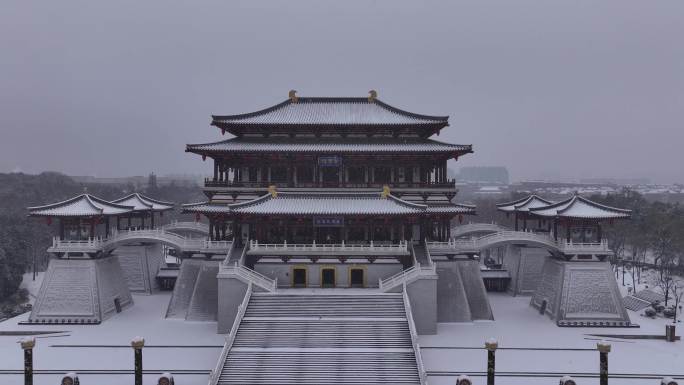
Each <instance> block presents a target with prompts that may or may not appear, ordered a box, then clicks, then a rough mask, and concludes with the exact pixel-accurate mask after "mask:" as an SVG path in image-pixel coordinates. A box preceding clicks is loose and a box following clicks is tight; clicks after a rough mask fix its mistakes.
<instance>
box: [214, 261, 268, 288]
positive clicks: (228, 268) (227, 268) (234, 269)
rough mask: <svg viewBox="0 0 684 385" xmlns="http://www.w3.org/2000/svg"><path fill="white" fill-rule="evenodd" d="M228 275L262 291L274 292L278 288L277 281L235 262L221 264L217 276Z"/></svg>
mask: <svg viewBox="0 0 684 385" xmlns="http://www.w3.org/2000/svg"><path fill="white" fill-rule="evenodd" d="M224 274H225V275H230V274H234V275H237V276H239V277H241V278H243V279H245V280H246V281H247V282H250V283H253V284H254V285H256V286H259V287H261V288H262V289H264V290H267V291H270V292H275V291H276V289H277V288H278V279H277V278H276V279H271V278H269V277H267V276H265V275H263V274H261V273H258V272H256V271H254V270H252V269H250V268H248V267H246V266H243V265H241V264H239V263H238V262H235V263H234V264H232V265H231V264H221V269H220V271H219V275H224Z"/></svg>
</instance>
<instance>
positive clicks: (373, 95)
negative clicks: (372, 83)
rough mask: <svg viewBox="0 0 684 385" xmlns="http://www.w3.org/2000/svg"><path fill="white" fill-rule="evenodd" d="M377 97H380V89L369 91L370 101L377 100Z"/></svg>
mask: <svg viewBox="0 0 684 385" xmlns="http://www.w3.org/2000/svg"><path fill="white" fill-rule="evenodd" d="M377 98H378V91H376V90H370V91H368V101H369V102H370V103H373V102H374V101H375V99H377Z"/></svg>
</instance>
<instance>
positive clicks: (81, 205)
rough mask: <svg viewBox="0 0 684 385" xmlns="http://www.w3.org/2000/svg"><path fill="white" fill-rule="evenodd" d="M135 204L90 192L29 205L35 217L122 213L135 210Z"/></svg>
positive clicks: (31, 214) (30, 212)
mask: <svg viewBox="0 0 684 385" xmlns="http://www.w3.org/2000/svg"><path fill="white" fill-rule="evenodd" d="M133 209H134V208H133V206H127V205H121V204H116V203H111V202H108V201H106V200H104V199H101V198H98V197H95V196H93V195H90V194H81V195H78V196H76V197H73V198H71V199H67V200H65V201H62V202H57V203H52V204H49V205H44V206H34V207H29V208H28V210H29V215H30V216H35V217H91V216H100V215H120V214H125V213H129V212H131V211H133Z"/></svg>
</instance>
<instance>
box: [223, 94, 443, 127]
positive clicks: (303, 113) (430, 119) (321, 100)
mask: <svg viewBox="0 0 684 385" xmlns="http://www.w3.org/2000/svg"><path fill="white" fill-rule="evenodd" d="M312 104H330V105H340V104H364V105H368V106H373V107H371V108H372V109H373V110H374V109H376V108H378V110H377V111H380V110H384V111H386V112H389V113H391V114H394V115H396V116H401V117H403V118H410V119H409V120H406V121H400V120H396V119H395V120H394V121H386V122H382V121H378V122H376V121H372V119H371V120H366V121H363V120H358V121H347V122H342V121H335V120H334V119H333V120H329V119H330V117H331V116H330V113H331V112H332V113H333V115H334V111H329V110H328V111H323V112H325V114H318V115H316V114H313V113H311V111H309V110H306V108H305V107H302V106H306V105H312ZM288 107H292V108H293V111H291V112H292V114H289V115H287V116H277V117H275V118H276V119H271V120H258V119H252V118H257V117H264V116H267V115H270V114H273V113H275V112H276V111H279V110H282V109H286V108H288ZM370 111H371V110H368V111H367V112H370ZM319 112H320V111H319ZM326 114H327V115H326ZM211 117H212V125H218V124H230V123H234V124H256V125H259V124H280V125H288V124H297V125H301V124H316V125H325V124H331V125H335V124H339V125H380V124H391V125H402V124H444V125H448V124H449V123H448V120H449V116H448V115H446V116H434V115H425V114H418V113H414V112H409V111H406V110H403V109H400V108H397V107H394V106H391V105H389V104H387V103H385V102H383V101H381V100H380V99H377V98H374V99H373V100H369V98H368V97H299V96H298V97H297V98H296V101H295V100H292V99H289V98H288V99H286V100H285V101H283V102H280V103H278V104H275V105H273V106H271V107H267V108H264V109H261V110H257V111H254V112H249V113H243V114H234V115H212V116H211ZM323 117H326V118H328V120H327V121H326V120H325V119H324V120H320V121H316V119H321V118H323ZM333 117H334V116H333ZM360 117H365V118H369V116H367V115H366V116H362V114H358V115H356V116H355V118H360ZM385 117H387V116H385ZM293 118H294V120H293ZM288 119H289V121H288ZM297 119H302V120H299V121H297ZM307 119H308V121H307Z"/></svg>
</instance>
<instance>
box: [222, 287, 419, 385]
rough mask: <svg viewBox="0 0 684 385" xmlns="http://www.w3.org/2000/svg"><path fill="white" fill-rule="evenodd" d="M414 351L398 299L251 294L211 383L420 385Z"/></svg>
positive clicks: (401, 298) (400, 296)
mask: <svg viewBox="0 0 684 385" xmlns="http://www.w3.org/2000/svg"><path fill="white" fill-rule="evenodd" d="M413 346H414V345H413V344H412V339H411V332H410V329H409V323H408V321H407V317H406V309H405V308H404V296H403V294H402V293H393V294H385V293H382V294H381V293H377V294H376V293H372V294H370V293H369V294H353V295H352V294H337V295H328V294H310V293H306V294H301V295H293V294H272V293H252V294H251V297H250V298H249V303H248V306H247V308H246V311H245V313H244V317H243V318H242V321H241V322H240V324H239V327H238V328H237V332H236V334H235V339H234V340H233V343H232V347H231V348H230V350H229V351H228V352H227V355H222V357H225V361H224V363H223V367H222V368H221V373H220V375H218V376H216V377H215V380H217V381H216V382H215V383H217V384H245V385H246V384H271V385H276V384H277V385H287V384H341V385H345V384H348V385H351V384H357V385H358V384H369V385H370V384H420V383H421V382H420V377H419V371H418V366H417V363H416V355H415V352H414V349H413ZM217 374H218V373H217Z"/></svg>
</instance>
